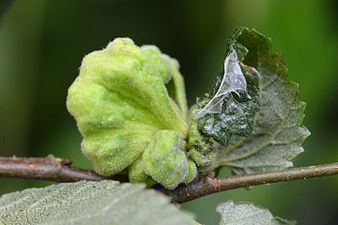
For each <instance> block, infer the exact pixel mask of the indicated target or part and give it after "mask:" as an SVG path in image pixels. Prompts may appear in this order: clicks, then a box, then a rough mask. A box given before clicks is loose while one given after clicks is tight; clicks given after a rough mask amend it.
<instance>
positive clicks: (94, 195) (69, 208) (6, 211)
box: [0, 180, 195, 225]
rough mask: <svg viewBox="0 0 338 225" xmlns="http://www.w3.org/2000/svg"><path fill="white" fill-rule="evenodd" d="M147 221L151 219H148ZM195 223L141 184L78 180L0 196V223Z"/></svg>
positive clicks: (121, 224) (122, 224) (146, 224)
mask: <svg viewBox="0 0 338 225" xmlns="http://www.w3.org/2000/svg"><path fill="white" fill-rule="evenodd" d="M150 221H151V222H150ZM1 223H3V224H40V225H42V224H49V225H50V224H65V225H66V224H67V225H71V224H82V225H87V224H88V225H93V224H100V225H104V224H107V225H108V224H109V225H135V224H144V225H148V224H149V223H151V224H156V225H164V224H167V225H171V224H182V225H185V224H195V223H194V221H193V219H192V216H191V215H190V214H187V213H185V212H181V211H179V210H178V209H177V208H176V207H175V206H174V205H171V204H169V200H168V199H167V198H166V197H164V195H162V194H159V193H157V192H155V191H153V190H144V185H141V184H130V183H124V184H120V183H118V182H116V181H108V180H105V181H100V182H92V181H80V182H75V183H64V184H57V185H52V186H49V187H46V188H32V189H26V190H24V191H21V192H13V193H9V194H5V195H3V196H2V197H1V198H0V224H1Z"/></svg>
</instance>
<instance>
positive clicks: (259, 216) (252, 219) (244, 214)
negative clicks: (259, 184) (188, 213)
mask: <svg viewBox="0 0 338 225" xmlns="http://www.w3.org/2000/svg"><path fill="white" fill-rule="evenodd" d="M216 210H217V212H218V213H219V214H221V221H220V225H295V224H296V222H295V221H287V220H284V219H281V218H279V217H274V216H273V215H272V214H271V212H270V211H269V210H267V209H264V208H261V207H258V206H255V205H254V204H252V203H238V204H235V203H234V202H233V201H227V202H225V203H221V204H219V205H218V206H217V209H216Z"/></svg>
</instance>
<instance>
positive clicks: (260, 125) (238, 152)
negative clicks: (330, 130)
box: [207, 28, 310, 174]
mask: <svg viewBox="0 0 338 225" xmlns="http://www.w3.org/2000/svg"><path fill="white" fill-rule="evenodd" d="M228 45H229V46H233V47H234V48H235V49H236V50H237V52H238V54H239V55H241V57H242V59H243V63H244V64H245V65H247V66H250V67H254V68H255V69H256V70H257V71H258V73H259V76H260V78H259V90H258V92H259V103H260V110H259V112H257V113H256V114H255V117H254V126H253V131H252V133H251V134H250V135H249V136H247V137H243V136H238V135H233V136H232V137H231V138H230V140H229V144H228V145H227V146H226V147H224V146H219V150H218V152H217V154H216V156H215V157H214V159H213V161H212V162H211V164H210V167H209V168H208V169H207V170H214V169H215V168H218V167H221V166H228V167H230V168H232V171H233V172H234V173H236V174H245V173H254V172H262V171H274V170H280V169H284V168H287V167H292V166H293V163H292V161H291V160H292V159H294V158H295V157H296V156H297V155H298V154H300V153H301V152H303V147H302V143H303V142H304V140H305V139H306V137H308V136H309V135H310V132H309V131H308V130H307V129H306V128H305V127H304V126H302V121H303V118H304V114H303V112H304V109H305V103H304V102H302V101H300V100H299V92H298V84H296V83H294V82H291V81H288V80H287V79H286V75H287V72H286V71H287V69H286V67H285V64H284V61H283V58H282V57H281V56H280V55H279V54H276V53H273V52H272V50H271V40H270V39H268V38H266V37H264V36H263V35H262V34H260V33H258V32H257V31H255V30H250V29H248V28H241V29H238V30H237V31H236V32H234V34H233V36H232V37H231V38H230V41H229V43H228Z"/></svg>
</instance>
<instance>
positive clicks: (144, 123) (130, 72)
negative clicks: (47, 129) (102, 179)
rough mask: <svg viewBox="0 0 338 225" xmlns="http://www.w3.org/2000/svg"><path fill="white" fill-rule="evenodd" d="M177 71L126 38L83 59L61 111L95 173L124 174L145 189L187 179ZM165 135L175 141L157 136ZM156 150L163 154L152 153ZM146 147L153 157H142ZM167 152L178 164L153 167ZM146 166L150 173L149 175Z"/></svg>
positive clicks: (183, 112)
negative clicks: (69, 118)
mask: <svg viewBox="0 0 338 225" xmlns="http://www.w3.org/2000/svg"><path fill="white" fill-rule="evenodd" d="M178 67H179V65H178V63H177V61H176V60H175V59H172V58H170V57H169V56H167V55H165V54H163V53H161V52H160V50H159V49H158V48H157V47H155V46H142V47H138V46H136V45H135V44H134V42H133V41H132V40H131V39H129V38H116V39H115V40H114V41H112V42H111V43H109V44H108V46H107V48H105V49H103V50H100V51H94V52H92V53H90V54H88V55H87V56H85V57H84V59H83V61H82V65H81V68H80V74H79V76H78V77H77V78H76V80H75V81H74V82H73V84H72V85H71V87H70V88H69V90H68V96H67V108H68V110H69V112H70V113H71V115H72V116H74V118H75V119H76V122H77V125H78V128H79V130H80V132H81V134H82V137H83V140H82V144H81V148H82V152H83V153H84V155H85V156H86V157H87V158H88V159H89V160H90V161H91V162H92V163H93V165H94V169H95V171H96V172H97V173H99V174H101V175H104V176H111V175H114V174H119V173H122V172H125V171H128V173H129V177H130V178H131V180H132V181H138V182H147V183H148V184H151V183H155V182H152V179H153V180H155V181H156V182H158V183H161V184H162V185H163V186H165V187H166V188H170V189H173V188H175V187H176V186H177V185H178V184H179V183H180V182H181V181H183V180H184V181H185V180H187V178H188V177H191V176H190V173H189V170H188V158H187V156H186V154H185V148H184V146H185V145H184V144H185V143H186V139H187V135H188V128H189V127H188V121H187V104H186V98H185V89H184V81H183V77H182V76H181V74H180V72H179V69H178ZM166 132H169V133H170V134H171V136H174V137H175V140H176V141H173V142H171V143H169V142H170V141H169V140H167V138H166V136H165V135H162V136H161V134H164V133H166ZM158 136H161V137H163V138H157V139H156V137H158ZM171 136H170V137H171ZM169 139H170V138H169ZM170 140H171V139H170ZM177 143H181V144H180V145H178V144H177ZM162 145H166V146H167V148H166V149H165V150H162V149H161V148H157V147H158V146H162ZM148 146H153V149H151V154H153V155H152V157H143V153H144V152H145V151H146V149H148V151H150V150H149V149H150V147H148ZM169 151H171V152H170V154H171V155H170V157H171V158H170V159H175V158H178V159H180V162H175V161H173V160H168V161H167V162H166V164H162V163H157V162H155V161H156V160H158V159H160V158H163V156H164V155H168V154H167V153H168V152H169ZM152 159H154V161H149V162H144V160H152ZM178 163H179V164H180V166H179V167H177V164H178ZM135 164H137V167H136V166H135ZM152 164H156V167H152V168H151V169H149V165H152ZM146 165H148V167H147V168H145V167H146ZM168 168H175V170H172V174H171V176H169V177H168V176H166V174H164V173H163V171H167V170H168ZM133 169H137V171H133ZM136 175H139V176H136Z"/></svg>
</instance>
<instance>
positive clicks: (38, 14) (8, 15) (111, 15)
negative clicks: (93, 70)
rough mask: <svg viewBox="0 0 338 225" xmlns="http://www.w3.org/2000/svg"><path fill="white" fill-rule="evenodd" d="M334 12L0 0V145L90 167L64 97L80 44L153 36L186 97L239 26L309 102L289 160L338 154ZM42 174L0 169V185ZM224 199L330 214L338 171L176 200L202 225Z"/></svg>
mask: <svg viewBox="0 0 338 225" xmlns="http://www.w3.org/2000/svg"><path fill="white" fill-rule="evenodd" d="M337 12H338V4H337V1H335V0H303V1H301V0H299V1H295V0H283V1H277V0H275V1H271V0H255V1H254V0H214V1H198V0H176V1H173V0H172V1H155V0H148V1H140V0H139V1H131V0H129V1H128V0H111V1H108V0H58V1H47V0H29V1H27V0H26V1H24V0H18V1H11V0H0V155H2V156H12V155H17V156H46V155H48V154H54V155H56V156H58V157H70V158H72V159H74V162H75V165H77V166H81V167H90V163H88V161H87V160H86V159H85V158H84V157H83V156H82V155H81V153H80V141H81V138H80V135H79V133H78V131H77V128H76V125H75V121H74V120H73V119H72V118H71V116H70V115H69V114H68V113H67V110H66V106H65V99H66V95H67V88H68V87H69V86H70V84H71V83H72V81H73V80H74V78H75V77H76V76H77V74H78V68H79V66H80V63H81V59H82V57H83V56H84V55H85V54H87V53H89V52H91V51H93V50H97V49H102V48H104V47H105V46H106V45H107V43H108V42H109V41H111V40H113V39H114V38H115V37H121V36H122V37H130V38H132V39H133V40H134V41H135V42H136V43H137V44H139V45H142V44H155V45H157V46H158V47H159V48H160V49H161V50H162V51H163V52H165V53H167V54H169V55H171V56H173V57H175V58H177V59H178V60H179V62H180V64H181V71H182V73H183V75H184V77H185V81H186V87H187V93H188V97H189V102H190V104H192V103H193V102H194V99H195V98H196V97H197V96H201V95H202V94H203V93H204V91H205V90H206V89H207V88H208V87H209V85H211V83H212V80H213V79H214V78H215V76H216V75H217V74H218V73H219V72H220V71H222V65H223V60H224V57H225V55H224V54H225V53H224V51H225V41H226V38H227V36H228V35H229V33H230V32H231V31H232V30H233V29H234V28H235V27H237V26H239V25H245V26H249V27H254V28H256V29H257V30H259V31H261V32H263V33H264V34H266V35H268V36H270V37H271V38H272V40H273V48H274V49H275V50H277V51H281V52H282V53H283V54H284V56H285V59H286V63H287V65H288V68H289V77H290V79H292V80H294V81H297V82H298V83H300V89H301V96H302V99H303V100H304V101H306V102H307V111H306V115H307V116H306V119H305V124H306V126H307V127H308V128H309V129H310V130H311V132H312V136H310V138H309V139H308V140H307V141H306V143H305V150H306V151H305V153H303V154H302V155H301V156H299V157H298V158H297V160H296V161H295V164H296V165H298V166H299V165H310V164H320V163H326V162H334V161H338V139H337V137H338V119H337V116H338V98H337V97H338V88H337V87H336V85H337V84H338V13H337ZM47 184H50V183H49V182H37V181H28V180H20V179H4V178H0V194H3V193H6V192H10V191H16V190H21V189H23V188H25V187H32V186H43V185H47ZM228 199H233V200H235V201H253V202H255V203H257V204H259V205H261V206H263V207H266V208H269V209H270V210H271V211H272V212H273V213H274V214H275V215H279V216H281V217H285V218H289V219H296V220H298V222H299V224H307V225H308V224H310V225H311V224H314V225H324V224H325V225H328V224H330V225H331V224H338V177H327V178H321V179H315V180H306V181H296V182H291V183H283V184H274V185H266V186H259V187H254V188H252V189H251V190H235V191H228V192H225V193H219V194H214V195H210V196H207V197H204V198H201V199H199V200H196V201H193V202H190V203H187V204H184V205H183V208H184V209H186V210H189V211H192V212H194V213H195V214H196V215H197V220H198V221H199V222H201V223H203V224H206V225H212V224H217V223H218V221H219V216H218V215H217V214H216V211H215V208H216V205H217V204H218V203H220V202H223V201H226V200H228Z"/></svg>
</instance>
